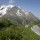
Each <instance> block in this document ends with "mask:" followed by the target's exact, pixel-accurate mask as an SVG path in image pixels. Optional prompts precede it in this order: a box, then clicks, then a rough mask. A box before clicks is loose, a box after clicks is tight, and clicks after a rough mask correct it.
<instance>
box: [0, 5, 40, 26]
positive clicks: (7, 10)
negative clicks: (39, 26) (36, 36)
mask: <svg viewBox="0 0 40 40" xmlns="http://www.w3.org/2000/svg"><path fill="white" fill-rule="evenodd" d="M0 18H4V19H7V20H10V21H12V23H13V24H22V25H27V24H30V23H32V22H35V21H38V20H39V19H38V18H37V17H35V15H33V14H32V13H31V12H25V11H24V10H22V9H21V8H19V7H17V6H14V5H7V6H6V5H1V6H0Z"/></svg>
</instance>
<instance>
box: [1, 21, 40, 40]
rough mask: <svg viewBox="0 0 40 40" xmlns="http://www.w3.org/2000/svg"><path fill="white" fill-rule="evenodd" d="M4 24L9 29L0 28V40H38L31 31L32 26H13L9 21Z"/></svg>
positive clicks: (39, 39) (37, 36) (39, 37)
mask: <svg viewBox="0 0 40 40" xmlns="http://www.w3.org/2000/svg"><path fill="white" fill-rule="evenodd" d="M3 22H4V21H3ZM3 22H2V23H3ZM5 22H6V23H5ZM5 22H4V24H7V25H8V26H9V27H3V28H1V30H0V40H9V39H13V40H14V39H15V40H40V36H39V35H37V34H36V33H34V32H33V31H32V30H31V27H32V25H29V27H27V28H25V27H24V26H23V25H14V24H12V25H11V24H10V21H5ZM0 23H1V22H0ZM4 24H3V25H4ZM9 24H10V25H9ZM34 24H36V23H34ZM34 24H33V25H34ZM37 24H38V23H37ZM39 24H40V23H39ZM7 25H6V26H7ZM0 26H1V25H0Z"/></svg>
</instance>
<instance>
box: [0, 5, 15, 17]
mask: <svg viewBox="0 0 40 40" xmlns="http://www.w3.org/2000/svg"><path fill="white" fill-rule="evenodd" d="M12 7H14V5H2V6H1V7H0V14H1V15H0V17H1V16H3V15H5V14H6V12H7V10H8V8H10V9H11V8H12Z"/></svg>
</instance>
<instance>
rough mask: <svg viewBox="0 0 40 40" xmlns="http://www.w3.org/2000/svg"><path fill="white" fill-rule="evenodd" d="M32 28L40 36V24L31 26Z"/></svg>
mask: <svg viewBox="0 0 40 40" xmlns="http://www.w3.org/2000/svg"><path fill="white" fill-rule="evenodd" d="M31 30H32V31H33V32H35V33H36V34H38V35H39V36H40V27H39V26H37V25H34V26H33V27H31Z"/></svg>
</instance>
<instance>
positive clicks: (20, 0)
mask: <svg viewBox="0 0 40 40" xmlns="http://www.w3.org/2000/svg"><path fill="white" fill-rule="evenodd" d="M13 1H14V2H13V4H14V5H16V6H20V7H21V8H22V9H24V10H25V11H30V12H32V13H33V14H34V15H35V16H37V17H38V18H40V0H13ZM0 2H1V3H3V4H8V3H9V2H10V0H0Z"/></svg>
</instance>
